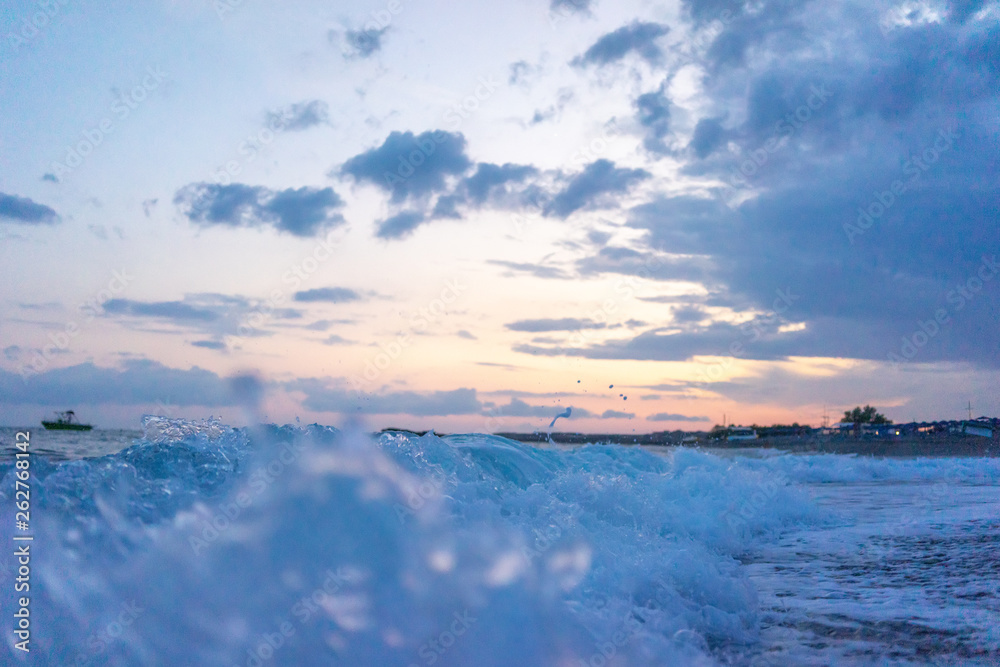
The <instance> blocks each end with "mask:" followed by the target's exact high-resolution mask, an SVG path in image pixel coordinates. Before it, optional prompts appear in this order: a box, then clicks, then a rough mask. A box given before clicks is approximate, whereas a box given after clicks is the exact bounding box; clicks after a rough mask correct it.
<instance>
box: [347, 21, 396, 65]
mask: <svg viewBox="0 0 1000 667" xmlns="http://www.w3.org/2000/svg"><path fill="white" fill-rule="evenodd" d="M388 30H389V27H388V26H386V27H385V28H382V29H380V30H373V29H367V30H348V31H346V32H345V33H344V41H345V42H346V43H347V47H348V49H346V50H345V52H344V55H345V56H347V57H357V58H370V57H371V56H373V55H375V54H376V53H377V52H379V51H380V50H382V37H383V36H384V35H385V33H386V32H387V31H388Z"/></svg>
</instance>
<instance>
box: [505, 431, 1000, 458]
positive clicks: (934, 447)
mask: <svg viewBox="0 0 1000 667" xmlns="http://www.w3.org/2000/svg"><path fill="white" fill-rule="evenodd" d="M496 435H499V436H502V437H504V438H508V439H510V440H517V441H519V442H525V443H535V442H547V441H548V438H549V436H548V435H547V434H545V433H497V434H496ZM551 438H552V442H554V443H558V444H567V445H571V444H576V445H582V444H585V443H600V444H604V443H609V444H621V445H647V446H662V447H678V446H681V445H682V442H681V439H682V438H681V437H678V435H677V434H673V433H651V434H630V435H623V434H614V433H607V434H605V433H552V435H551ZM683 446H686V447H699V448H703V449H716V450H726V449H730V450H736V449H777V450H781V451H786V452H792V453H796V454H807V453H820V454H861V455H866V456H898V457H914V456H973V457H984V456H988V457H996V456H1000V440H998V439H997V438H996V437H993V438H984V437H979V436H972V435H956V434H951V433H941V434H929V435H908V436H900V437H896V438H868V437H853V436H845V435H840V434H836V435H806V436H779V437H769V438H758V439H757V440H744V441H739V442H727V441H725V440H709V439H707V438H704V437H703V438H700V439H699V440H698V441H696V442H685V443H683Z"/></svg>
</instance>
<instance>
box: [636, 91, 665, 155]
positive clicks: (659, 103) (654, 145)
mask: <svg viewBox="0 0 1000 667" xmlns="http://www.w3.org/2000/svg"><path fill="white" fill-rule="evenodd" d="M665 88H666V83H664V84H663V85H661V86H660V88H659V90H656V91H654V92H651V93H645V94H643V95H640V96H639V97H637V98H636V100H635V106H636V109H637V111H638V115H639V124H640V125H642V126H643V127H644V128H646V138H645V139H644V140H643V142H642V145H643V146H644V147H645V148H646V150H648V151H649V152H651V153H658V154H664V153H667V152H668V151H667V145H666V143H665V142H664V138H665V137H666V136H667V135H668V134H669V133H670V100H669V99H667V96H666V94H665Z"/></svg>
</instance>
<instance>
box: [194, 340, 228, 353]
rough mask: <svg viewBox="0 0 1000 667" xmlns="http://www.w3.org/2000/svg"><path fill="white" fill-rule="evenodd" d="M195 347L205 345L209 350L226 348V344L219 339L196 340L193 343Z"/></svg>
mask: <svg viewBox="0 0 1000 667" xmlns="http://www.w3.org/2000/svg"><path fill="white" fill-rule="evenodd" d="M191 345H193V346H194V347H203V348H205V349H208V350H220V351H221V350H225V349H226V344H225V343H223V342H222V341H219V340H196V341H194V342H192V343H191Z"/></svg>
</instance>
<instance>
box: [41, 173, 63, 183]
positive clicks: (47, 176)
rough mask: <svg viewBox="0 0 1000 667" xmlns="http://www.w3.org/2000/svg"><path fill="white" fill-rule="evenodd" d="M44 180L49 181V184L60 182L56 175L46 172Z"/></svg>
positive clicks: (43, 176)
mask: <svg viewBox="0 0 1000 667" xmlns="http://www.w3.org/2000/svg"><path fill="white" fill-rule="evenodd" d="M42 180H43V181H48V182H49V183H58V182H59V178H58V177H57V176H56V175H55V174H53V173H49V172H45V173H44V174H42Z"/></svg>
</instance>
